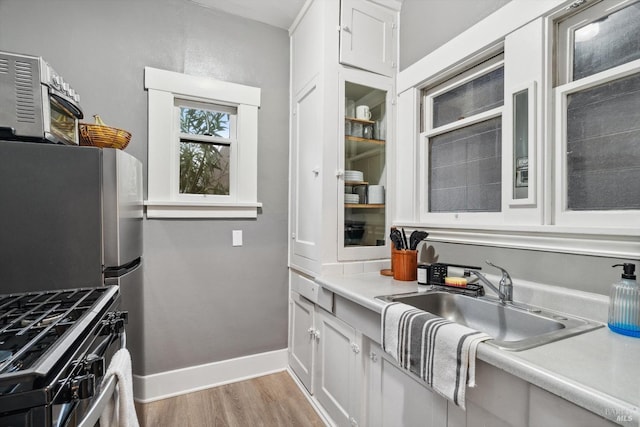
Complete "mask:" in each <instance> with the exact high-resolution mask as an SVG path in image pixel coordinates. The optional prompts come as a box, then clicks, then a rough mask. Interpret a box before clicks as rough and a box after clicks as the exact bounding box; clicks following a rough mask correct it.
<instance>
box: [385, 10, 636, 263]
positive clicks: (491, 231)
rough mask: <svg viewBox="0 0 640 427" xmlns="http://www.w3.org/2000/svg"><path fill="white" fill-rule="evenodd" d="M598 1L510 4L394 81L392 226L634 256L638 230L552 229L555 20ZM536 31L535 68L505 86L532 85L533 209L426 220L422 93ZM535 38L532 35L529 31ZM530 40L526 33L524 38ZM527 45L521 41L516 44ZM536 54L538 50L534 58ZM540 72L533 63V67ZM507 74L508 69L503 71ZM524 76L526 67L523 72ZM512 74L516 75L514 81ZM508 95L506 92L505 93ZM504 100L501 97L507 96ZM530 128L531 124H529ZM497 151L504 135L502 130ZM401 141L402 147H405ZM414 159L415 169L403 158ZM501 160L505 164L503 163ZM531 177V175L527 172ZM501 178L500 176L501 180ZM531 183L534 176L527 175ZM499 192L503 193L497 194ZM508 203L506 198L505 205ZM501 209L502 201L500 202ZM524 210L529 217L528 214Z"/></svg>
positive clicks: (447, 238)
mask: <svg viewBox="0 0 640 427" xmlns="http://www.w3.org/2000/svg"><path fill="white" fill-rule="evenodd" d="M593 3H597V1H593V0H590V1H588V3H586V4H585V5H584V6H580V4H581V2H579V1H575V0H540V1H512V2H509V3H507V4H506V5H505V6H503V7H502V8H500V9H498V10H497V11H496V12H494V13H493V14H491V15H489V16H488V17H486V18H485V19H483V20H482V21H480V22H479V23H477V24H476V25H474V26H472V27H471V28H469V29H468V30H466V31H465V32H463V33H461V34H460V35H459V36H457V37H455V38H453V39H452V40H450V41H449V42H447V43H446V44H445V45H443V46H442V47H440V48H438V49H436V50H435V51H433V52H432V53H430V54H429V55H427V56H425V57H424V58H422V59H421V60H419V61H417V62H416V63H414V64H413V65H411V66H409V67H407V68H406V69H404V70H402V71H401V72H400V73H399V74H398V76H397V79H396V87H397V92H398V97H399V103H398V106H399V108H398V120H399V124H400V125H399V126H398V129H399V130H398V131H399V132H401V133H402V136H403V137H402V138H398V141H399V144H398V153H399V155H398V162H397V171H396V175H397V177H396V181H397V182H399V183H402V185H399V186H398V191H399V195H398V196H397V200H398V202H397V204H396V213H395V215H394V217H395V220H394V221H393V225H395V226H403V227H407V228H424V229H426V230H427V231H429V240H430V241H438V242H448V243H460V244H472V245H480V246H496V247H506V248H516V249H526V250H539V251H547V252H560V253H573V254H582V255H593V256H599V257H601V256H605V257H611V258H628V259H637V258H638V257H639V256H640V244H639V243H638V242H639V240H638V238H639V237H640V226H638V225H636V226H631V227H629V226H620V225H619V224H617V223H616V222H615V221H607V222H606V223H600V224H597V225H591V226H579V225H577V224H571V225H558V224H557V223H554V209H555V207H554V205H555V204H556V201H555V197H554V191H555V186H556V185H557V182H555V176H556V171H555V170H554V167H555V162H554V156H555V155H556V150H557V143H556V141H555V136H556V128H555V125H554V124H553V122H554V119H555V111H554V108H553V104H554V100H555V98H554V96H557V93H558V91H555V90H554V89H553V88H552V84H553V80H554V76H555V71H554V69H553V67H552V61H551V58H552V52H553V51H554V46H553V43H552V40H553V33H554V22H556V21H557V20H558V19H561V18H562V17H563V16H566V15H567V14H569V13H571V11H573V10H575V7H576V6H578V7H586V6H588V5H590V4H593ZM529 24H532V25H533V27H531V28H536V27H537V28H539V31H538V30H536V31H534V32H533V33H531V34H532V35H534V36H535V37H536V38H535V40H533V39H531V43H530V45H531V46H533V47H534V48H535V49H536V51H540V50H541V51H542V60H541V63H540V68H535V69H531V70H530V72H524V73H522V74H520V73H517V75H516V76H515V77H514V76H510V77H509V84H507V82H506V80H507V79H506V75H507V74H506V73H507V71H505V88H506V87H507V86H508V87H509V88H511V89H513V87H514V86H519V85H521V84H522V85H525V84H527V82H531V81H536V92H537V93H536V115H537V117H536V124H535V126H536V139H537V144H538V146H537V149H536V150H537V151H536V160H537V163H538V165H537V167H536V175H537V176H536V184H537V190H536V200H535V204H536V206H535V208H533V207H527V206H518V205H515V206H508V207H507V209H505V218H504V219H505V220H504V221H503V222H500V221H498V222H494V223H490V224H485V223H481V222H480V221H473V222H471V221H470V222H469V223H460V222H459V221H458V220H453V221H450V222H447V223H442V222H441V223H436V222H434V221H433V220H432V217H429V219H425V218H424V216H423V215H424V213H423V212H424V211H423V207H422V206H420V204H419V202H418V200H419V198H420V194H421V192H422V189H421V188H420V186H421V185H423V183H424V178H423V177H422V176H420V172H419V171H418V169H424V168H423V167H422V166H421V165H420V164H419V162H420V158H421V156H422V154H421V153H420V150H421V147H423V146H424V135H423V134H421V133H420V129H419V125H418V122H419V120H418V118H423V119H424V115H422V114H420V99H421V96H420V91H421V90H422V89H423V88H425V87H426V86H428V85H431V84H432V83H434V82H437V81H441V78H442V76H447V75H448V76H451V75H452V74H455V73H456V72H459V70H462V69H465V68H468V67H469V66H470V65H473V64H475V63H478V59H479V58H480V59H481V58H483V57H484V58H486V57H488V55H490V54H491V53H492V52H496V51H497V50H498V49H499V48H500V46H501V45H502V44H504V43H505V40H506V41H508V39H509V36H510V35H518V37H519V41H520V44H519V46H525V47H527V46H528V44H527V43H526V41H527V40H529V39H527V38H526V37H525V38H524V39H523V38H522V37H521V36H522V34H521V33H520V31H522V29H523V27H529ZM536 32H537V33H538V34H541V36H537V35H536V34H535V33H536ZM527 37H528V35H527ZM523 40H525V43H523V42H522V41H523ZM508 48H509V46H508V43H507V44H505V58H506V62H507V67H509V65H510V64H512V63H513V62H509V61H513V60H514V57H513V55H510V54H509V52H511V53H513V51H511V50H510V51H507V49H508ZM527 52H528V51H525V50H523V51H519V53H521V54H519V55H516V56H515V60H516V61H517V60H518V59H519V58H521V57H522V56H523V55H525V54H528V53H527ZM536 54H538V53H536ZM535 66H536V67H538V65H535ZM509 69H510V70H512V68H509ZM525 71H529V70H525ZM512 77H514V78H512ZM505 93H506V94H507V95H506V96H511V95H512V93H509V92H505ZM505 102H507V99H505ZM505 115H506V116H507V117H508V118H507V119H504V120H503V130H504V129H505V128H506V124H507V123H508V122H507V120H511V116H510V113H509V112H505ZM530 125H531V124H530ZM503 136H504V139H503V148H504V146H505V143H506V138H507V136H506V134H505V133H504V132H503ZM403 141H405V143H403ZM414 158H417V159H419V160H416V162H415V166H412V167H408V166H407V162H409V164H410V166H411V165H412V163H411V162H410V161H409V159H414ZM503 163H504V161H503ZM530 173H531V172H530ZM503 178H504V177H503ZM529 179H530V182H531V179H532V177H531V176H530V178H529ZM503 191H504V189H503ZM505 202H506V204H507V205H508V204H509V203H508V202H509V201H508V200H506V201H505ZM503 207H504V204H503ZM529 213H530V214H529Z"/></svg>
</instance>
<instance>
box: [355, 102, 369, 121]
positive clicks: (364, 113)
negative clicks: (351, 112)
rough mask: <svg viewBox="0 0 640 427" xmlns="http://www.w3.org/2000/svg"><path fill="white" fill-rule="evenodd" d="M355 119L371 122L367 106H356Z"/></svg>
mask: <svg viewBox="0 0 640 427" xmlns="http://www.w3.org/2000/svg"><path fill="white" fill-rule="evenodd" d="M356 119H364V120H371V111H370V110H369V106H368V105H358V106H357V107H356Z"/></svg>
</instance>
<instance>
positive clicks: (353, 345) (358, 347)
mask: <svg viewBox="0 0 640 427" xmlns="http://www.w3.org/2000/svg"><path fill="white" fill-rule="evenodd" d="M351 350H353V352H354V353H355V354H358V353H360V346H358V344H356V343H351Z"/></svg>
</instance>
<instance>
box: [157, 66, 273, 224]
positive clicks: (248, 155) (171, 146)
mask: <svg viewBox="0 0 640 427" xmlns="http://www.w3.org/2000/svg"><path fill="white" fill-rule="evenodd" d="M144 72H145V88H146V89H147V91H148V100H149V157H148V164H147V169H148V197H147V200H145V206H146V207H147V218H256V217H257V215H258V208H260V207H262V204H261V203H259V202H258V201H257V182H258V175H257V166H258V108H259V107H260V92H261V91H260V88H255V87H251V86H245V85H240V84H236V83H229V82H224V81H220V80H215V79H212V78H208V77H199V76H189V75H186V74H181V73H176V72H172V71H166V70H159V69H156V68H151V67H145V70H144ZM176 99H178V100H188V101H189V100H190V101H198V102H204V103H212V104H222V105H232V106H235V107H236V108H237V144H236V145H235V146H234V148H235V150H233V151H235V156H236V157H235V159H232V165H231V167H232V168H235V172H234V174H235V178H234V179H232V182H231V189H230V193H231V195H230V196H211V195H181V194H179V192H178V174H179V155H178V149H179V147H178V146H179V142H178V140H177V139H176V135H177V129H176V126H177V123H176V116H175V111H176V108H175V102H176Z"/></svg>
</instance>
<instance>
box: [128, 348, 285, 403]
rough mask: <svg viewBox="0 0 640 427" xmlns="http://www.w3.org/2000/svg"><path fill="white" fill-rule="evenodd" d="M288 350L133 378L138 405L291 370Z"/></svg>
mask: <svg viewBox="0 0 640 427" xmlns="http://www.w3.org/2000/svg"><path fill="white" fill-rule="evenodd" d="M287 365H288V361H287V349H286V348H284V349H282V350H275V351H270V352H266V353H259V354H252V355H250V356H243V357H238V358H236V359H229V360H222V361H220V362H214V363H207V364H205V365H199V366H191V367H188V368H183V369H176V370H174V371H167V372H160V373H157V374H152V375H144V376H142V375H134V376H133V394H134V398H135V400H136V401H137V402H140V403H148V402H153V401H156V400H161V399H166V398H168V397H173V396H178V395H181V394H186V393H191V392H194V391H199V390H204V389H207V388H211V387H216V386H219V385H224V384H229V383H233V382H236V381H242V380H246V379H250V378H255V377H259V376H262V375H267V374H272V373H274V372H280V371H284V370H286V369H287Z"/></svg>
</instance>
